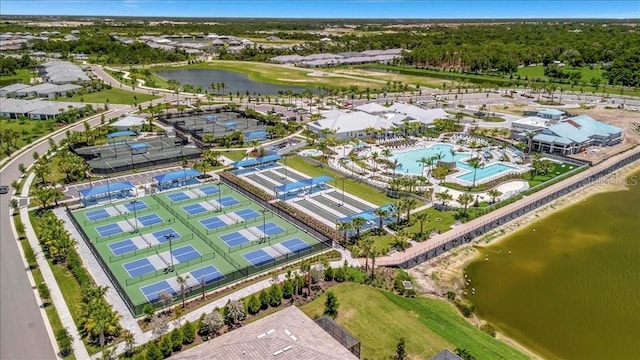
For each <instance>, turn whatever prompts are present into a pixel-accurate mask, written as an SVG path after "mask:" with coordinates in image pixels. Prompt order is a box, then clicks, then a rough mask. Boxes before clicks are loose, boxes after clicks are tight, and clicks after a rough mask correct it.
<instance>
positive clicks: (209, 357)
mask: <svg viewBox="0 0 640 360" xmlns="http://www.w3.org/2000/svg"><path fill="white" fill-rule="evenodd" d="M170 359H174V360H180V359H182V360H187V359H189V360H191V359H193V360H196V359H198V360H218V359H220V360H222V359H224V360H230V359H277V360H299V359H305V360H342V359H344V360H354V359H357V358H356V357H355V356H354V355H353V354H351V352H349V350H347V349H346V348H344V347H343V346H342V345H340V343H338V342H337V341H336V340H334V339H333V337H331V335H329V334H327V333H326V332H325V331H324V330H322V328H321V327H320V326H318V325H316V324H315V323H314V321H313V320H311V319H310V318H308V317H307V316H306V315H305V314H304V313H303V312H302V311H300V310H299V309H298V308H297V307H295V306H290V307H288V308H285V309H283V310H280V311H278V312H277V313H275V314H272V315H269V316H267V317H265V318H263V319H261V320H258V321H256V322H253V323H251V324H248V325H246V326H243V327H241V328H239V329H236V330H234V331H231V332H229V333H226V334H224V335H222V336H220V337H217V338H214V339H212V340H210V341H208V342H207V343H204V344H202V345H199V346H196V347H194V348H192V349H189V350H186V351H184V352H182V353H180V354H177V355H175V356H172V357H170Z"/></svg>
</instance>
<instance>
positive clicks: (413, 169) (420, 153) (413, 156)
mask: <svg viewBox="0 0 640 360" xmlns="http://www.w3.org/2000/svg"><path fill="white" fill-rule="evenodd" d="M453 148H454V146H453V145H449V144H434V145H432V146H429V147H427V148H424V149H415V150H409V151H399V152H394V153H393V154H392V158H393V159H397V160H398V162H399V163H400V167H398V168H397V169H396V172H398V173H408V174H414V175H422V170H423V165H422V164H420V163H418V162H417V161H418V160H420V159H421V158H423V157H427V158H428V157H432V156H436V155H437V154H442V161H452V160H453V161H455V162H456V166H457V167H458V169H460V170H461V174H459V175H457V176H454V177H455V178H456V179H458V180H461V181H464V182H468V183H472V182H473V167H472V166H470V165H468V164H467V163H465V162H463V161H462V160H465V159H468V158H470V157H471V153H468V152H456V153H455V154H454V155H453V157H452V155H451V149H453ZM516 170H518V168H517V167H515V166H511V165H509V164H506V163H503V162H496V163H493V164H491V165H487V166H485V167H483V168H478V169H477V170H476V182H481V181H482V180H484V179H487V178H490V177H493V176H497V175H499V174H502V173H507V172H510V171H516Z"/></svg>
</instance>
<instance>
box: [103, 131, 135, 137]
mask: <svg viewBox="0 0 640 360" xmlns="http://www.w3.org/2000/svg"><path fill="white" fill-rule="evenodd" d="M136 135H137V134H136V133H135V132H133V131H117V132H113V133H111V134H107V138H109V139H113V138H117V137H122V136H136Z"/></svg>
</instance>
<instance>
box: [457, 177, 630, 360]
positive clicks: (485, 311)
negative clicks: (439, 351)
mask: <svg viewBox="0 0 640 360" xmlns="http://www.w3.org/2000/svg"><path fill="white" fill-rule="evenodd" d="M617 180H618V179H617ZM619 180H621V179H619ZM638 180H640V173H636V174H634V175H633V176H631V177H629V178H628V179H627V183H628V184H629V185H630V186H629V187H630V189H629V190H627V191H617V192H609V193H602V194H598V195H594V196H592V197H590V198H588V199H586V200H584V201H581V202H580V203H579V204H577V205H574V206H571V207H569V208H566V209H563V210H561V211H559V212H557V213H554V214H553V215H552V216H549V217H546V218H544V219H541V220H535V221H534V222H532V223H531V224H530V225H529V226H527V227H524V228H522V229H521V230H519V231H517V232H515V233H514V234H512V235H510V236H509V237H508V238H506V239H504V240H503V241H501V242H498V243H496V244H492V245H490V246H488V247H482V248H480V253H481V255H480V256H479V258H478V259H477V260H475V261H474V262H472V263H471V264H470V265H469V266H468V267H467V269H466V274H467V276H468V277H469V278H470V279H471V284H470V285H468V289H467V292H468V294H469V299H470V300H471V301H473V302H474V304H475V305H476V307H477V312H478V315H479V316H480V317H481V318H482V319H484V320H486V321H489V322H491V323H493V324H494V325H495V326H496V327H497V328H498V329H499V330H501V331H503V332H504V333H505V334H506V335H508V336H510V337H512V338H514V339H515V340H517V341H518V342H520V343H522V344H523V345H525V346H527V347H528V348H530V349H532V350H533V351H535V352H536V353H538V354H540V355H541V356H542V357H543V358H546V359H640V343H639V342H638V336H639V334H640V332H639V331H640V330H639V329H640V306H639V305H638V304H640V261H638V259H640V243H639V237H638V234H639V233H640V186H639V185H638ZM485 258H486V260H485ZM472 289H475V294H473V291H472Z"/></svg>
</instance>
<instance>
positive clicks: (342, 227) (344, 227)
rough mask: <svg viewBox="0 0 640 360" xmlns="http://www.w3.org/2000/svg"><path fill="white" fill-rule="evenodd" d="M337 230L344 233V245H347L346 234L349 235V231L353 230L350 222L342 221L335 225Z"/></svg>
mask: <svg viewBox="0 0 640 360" xmlns="http://www.w3.org/2000/svg"><path fill="white" fill-rule="evenodd" d="M336 227H337V230H338V231H343V232H344V244H345V245H346V244H347V234H348V233H349V230H353V223H352V222H351V221H342V222H339V223H338V224H337V225H336Z"/></svg>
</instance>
